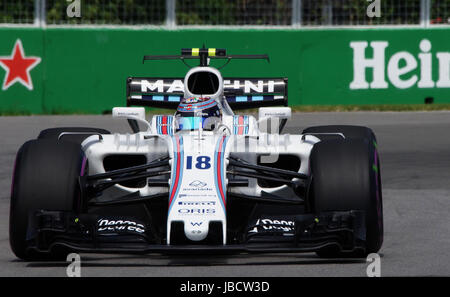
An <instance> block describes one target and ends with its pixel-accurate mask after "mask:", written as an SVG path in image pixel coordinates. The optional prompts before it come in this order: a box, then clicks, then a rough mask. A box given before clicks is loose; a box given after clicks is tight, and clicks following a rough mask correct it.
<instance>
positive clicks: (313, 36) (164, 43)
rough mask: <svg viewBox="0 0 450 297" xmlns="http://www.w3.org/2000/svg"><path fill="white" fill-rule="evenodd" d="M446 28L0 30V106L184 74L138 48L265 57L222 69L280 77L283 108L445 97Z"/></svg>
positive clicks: (448, 80) (56, 109)
mask: <svg viewBox="0 0 450 297" xmlns="http://www.w3.org/2000/svg"><path fill="white" fill-rule="evenodd" d="M449 35H450V29H449V28H433V29H420V28H402V29H397V28H393V29H344V30H329V29H324V30H275V29H274V30H234V29H230V30H203V29H184V30H173V31H170V30H169V31H168V30H156V29H151V30H150V29H100V28H96V29H93V28H73V29H72V28H44V29H40V28H1V29H0V40H1V41H2V42H1V43H0V66H1V67H0V82H2V88H1V90H0V112H1V113H15V112H16V113H37V114H39V113H60V112H64V113H67V112H69V113H102V112H104V111H107V110H110V109H111V108H112V107H114V106H123V105H124V104H125V80H126V78H127V77H128V76H159V77H165V76H167V77H173V76H174V77H180V76H184V74H185V73H186V71H187V68H186V66H185V65H183V64H182V63H181V62H179V61H155V62H146V63H145V64H143V63H142V57H143V55H145V54H153V55H158V54H178V53H179V52H180V49H181V48H189V47H201V46H202V45H203V44H205V45H206V46H207V47H215V48H226V49H227V50H228V53H230V54H268V55H269V56H270V63H267V62H264V61H256V60H252V61H232V62H230V64H228V65H227V66H226V67H225V68H224V69H223V70H222V74H223V76H228V77H233V76H235V77H287V78H288V79H289V94H288V95H289V104H290V105H301V104H303V105H335V104H420V103H423V102H424V100H425V98H428V97H432V98H433V99H434V102H435V103H450V70H449V69H450V38H449ZM191 62H192V63H194V62H193V61H191ZM222 63H223V62H220V61H214V65H213V66H220V65H221V64H222ZM194 64H195V63H194Z"/></svg>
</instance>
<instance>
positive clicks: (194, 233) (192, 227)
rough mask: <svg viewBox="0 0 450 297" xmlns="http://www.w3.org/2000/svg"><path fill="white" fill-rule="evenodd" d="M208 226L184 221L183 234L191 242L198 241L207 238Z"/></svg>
mask: <svg viewBox="0 0 450 297" xmlns="http://www.w3.org/2000/svg"><path fill="white" fill-rule="evenodd" d="M208 229H209V228H208V224H207V222H202V221H186V222H185V223H184V234H185V235H186V237H187V238H188V239H190V240H192V241H200V240H203V239H205V238H206V236H208V231H209V230H208Z"/></svg>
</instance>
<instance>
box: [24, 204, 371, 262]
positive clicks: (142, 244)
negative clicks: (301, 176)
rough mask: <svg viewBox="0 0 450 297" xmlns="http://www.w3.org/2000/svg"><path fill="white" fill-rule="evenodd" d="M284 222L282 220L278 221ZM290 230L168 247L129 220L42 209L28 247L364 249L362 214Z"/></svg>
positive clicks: (315, 218) (311, 221)
mask: <svg viewBox="0 0 450 297" xmlns="http://www.w3.org/2000/svg"><path fill="white" fill-rule="evenodd" d="M281 219H282V218H281ZM290 220H293V222H294V223H293V225H292V226H291V227H292V228H289V230H287V229H285V228H279V226H280V225H279V224H276V222H279V220H278V221H275V224H274V225H273V226H270V224H265V225H261V224H257V225H255V224H252V225H249V226H247V228H246V229H245V228H244V229H245V230H246V232H242V234H240V236H238V237H237V239H236V238H235V240H234V241H233V242H229V243H227V244H226V245H210V244H187V245H167V244H165V242H164V239H160V238H156V237H155V236H154V234H155V233H154V232H153V230H152V227H151V226H148V225H146V224H145V223H144V222H139V221H137V220H135V219H133V218H124V217H107V218H106V217H100V216H99V215H94V214H81V215H76V214H74V213H71V212H59V211H45V210H40V211H37V212H35V213H31V214H30V225H29V228H28V232H27V240H28V241H29V249H30V250H34V251H38V252H41V253H46V252H53V251H54V250H55V249H56V250H58V249H63V250H65V251H66V250H68V251H73V252H92V253H202V254H206V253H219V254H220V253H242V252H244V253H245V252H246V253H262V252H284V253H287V252H313V251H319V250H321V249H327V248H335V249H338V250H341V251H343V252H347V251H348V252H351V251H355V250H362V251H364V249H365V247H364V242H365V237H366V227H365V216H364V212H362V211H344V212H324V213H321V214H317V215H313V214H303V215H296V216H295V217H294V218H292V217H290Z"/></svg>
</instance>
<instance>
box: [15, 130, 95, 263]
mask: <svg viewBox="0 0 450 297" xmlns="http://www.w3.org/2000/svg"><path fill="white" fill-rule="evenodd" d="M85 163H86V159H85V157H84V153H83V151H82V150H81V147H80V145H79V144H76V143H72V142H64V141H59V142H58V141H54V140H46V139H38V140H30V141H28V142H26V143H25V144H23V145H22V147H21V148H20V149H19V151H18V153H17V156H16V161H15V165H14V172H13V180H12V186H11V206H10V217H9V219H10V220H9V240H10V245H11V249H12V251H13V252H14V254H15V255H16V256H17V257H18V258H20V259H23V260H29V261H32V260H43V259H51V260H59V259H61V260H63V256H65V255H63V254H61V253H58V252H57V251H56V252H51V253H49V254H40V253H37V252H33V251H30V250H29V249H28V247H29V243H28V242H27V240H26V234H27V228H28V223H29V216H30V214H32V213H33V212H34V211H36V210H40V209H45V210H53V211H77V210H78V209H79V208H80V204H81V201H80V190H79V185H78V177H79V176H80V174H84V173H85V172H83V173H81V172H82V171H83V170H85Z"/></svg>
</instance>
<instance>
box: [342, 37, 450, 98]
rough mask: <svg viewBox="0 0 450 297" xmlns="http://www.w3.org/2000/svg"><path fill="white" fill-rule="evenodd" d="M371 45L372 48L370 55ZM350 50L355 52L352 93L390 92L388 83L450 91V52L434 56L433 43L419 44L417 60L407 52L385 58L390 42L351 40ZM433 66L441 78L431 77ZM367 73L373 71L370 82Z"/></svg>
mask: <svg viewBox="0 0 450 297" xmlns="http://www.w3.org/2000/svg"><path fill="white" fill-rule="evenodd" d="M368 46H370V47H371V49H370V52H372V54H371V55H370V56H369V55H368V52H369V50H368V49H367V47H368ZM350 47H351V48H352V49H353V81H352V82H351V83H350V85H349V88H350V89H351V90H367V89H387V88H388V87H389V84H388V81H389V82H390V83H391V84H392V85H393V86H394V87H396V88H398V89H408V88H411V87H413V86H417V87H418V88H420V89H423V88H450V52H437V53H435V54H434V53H432V51H431V49H432V44H431V42H430V41H429V40H428V39H422V40H421V41H420V43H419V46H418V48H419V50H420V52H419V54H418V55H417V57H415V56H414V55H413V54H412V53H410V52H407V51H399V52H396V53H394V54H393V55H392V56H390V57H386V49H387V48H388V47H389V42H388V41H372V42H370V43H369V42H367V41H352V42H350ZM434 60H435V61H436V62H437V63H436V62H435V61H434ZM433 64H435V65H436V64H437V65H438V77H435V78H433V75H432V74H433V71H432V70H433V69H432V66H433ZM367 70H368V71H371V72H372V81H371V82H368V81H367V77H366V73H367ZM386 74H387V77H386Z"/></svg>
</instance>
